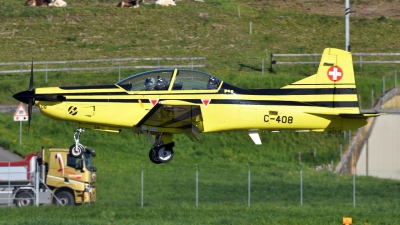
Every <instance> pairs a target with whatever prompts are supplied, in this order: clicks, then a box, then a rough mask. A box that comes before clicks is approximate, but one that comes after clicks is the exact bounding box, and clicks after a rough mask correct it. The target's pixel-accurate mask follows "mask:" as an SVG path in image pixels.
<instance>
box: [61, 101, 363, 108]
mask: <svg viewBox="0 0 400 225" xmlns="http://www.w3.org/2000/svg"><path fill="white" fill-rule="evenodd" d="M165 100H168V99H160V100H159V101H161V102H162V101H165ZM180 100H182V101H186V102H190V103H194V104H202V102H201V100H200V99H180ZM67 101H68V102H113V103H138V102H139V100H138V99H68V100H67ZM210 104H226V105H231V104H235V105H276V106H321V107H334V108H336V107H358V101H334V102H333V101H310V102H297V101H281V100H280V101H278V100H276V101H275V100H239V99H211V103H210Z"/></svg>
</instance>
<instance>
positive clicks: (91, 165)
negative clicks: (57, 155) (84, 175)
mask: <svg viewBox="0 0 400 225" xmlns="http://www.w3.org/2000/svg"><path fill="white" fill-rule="evenodd" d="M83 158H84V159H85V165H86V169H87V170H89V171H96V168H95V167H94V163H93V160H92V157H91V156H90V153H87V152H85V153H83Z"/></svg>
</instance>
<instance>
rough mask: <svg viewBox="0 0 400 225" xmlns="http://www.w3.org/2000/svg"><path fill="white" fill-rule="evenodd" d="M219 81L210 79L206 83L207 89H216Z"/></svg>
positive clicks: (214, 78)
mask: <svg viewBox="0 0 400 225" xmlns="http://www.w3.org/2000/svg"><path fill="white" fill-rule="evenodd" d="M219 83H220V81H219V80H218V79H217V78H216V77H210V79H209V80H208V83H207V89H217V88H218V86H219Z"/></svg>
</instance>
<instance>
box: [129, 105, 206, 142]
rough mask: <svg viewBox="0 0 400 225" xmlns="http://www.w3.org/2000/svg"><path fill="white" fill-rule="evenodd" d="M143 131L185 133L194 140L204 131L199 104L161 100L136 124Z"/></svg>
mask: <svg viewBox="0 0 400 225" xmlns="http://www.w3.org/2000/svg"><path fill="white" fill-rule="evenodd" d="M136 128H138V129H139V130H141V131H148V132H166V133H173V134H180V133H185V134H186V135H188V137H189V138H190V139H192V140H198V139H199V133H200V132H201V131H203V117H202V115H201V109H200V106H199V105H195V104H192V103H187V102H184V101H160V102H159V103H158V104H156V105H155V106H154V107H153V108H152V109H151V110H150V111H149V112H148V113H147V114H146V115H145V116H144V117H143V118H142V119H141V120H140V121H139V123H138V124H137V125H136Z"/></svg>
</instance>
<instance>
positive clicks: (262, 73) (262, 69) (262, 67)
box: [261, 59, 264, 76]
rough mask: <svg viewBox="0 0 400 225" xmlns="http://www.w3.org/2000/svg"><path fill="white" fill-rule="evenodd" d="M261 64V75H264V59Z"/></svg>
mask: <svg viewBox="0 0 400 225" xmlns="http://www.w3.org/2000/svg"><path fill="white" fill-rule="evenodd" d="M261 65H262V66H261V71H262V72H261V75H262V76H264V59H262V62H261Z"/></svg>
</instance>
